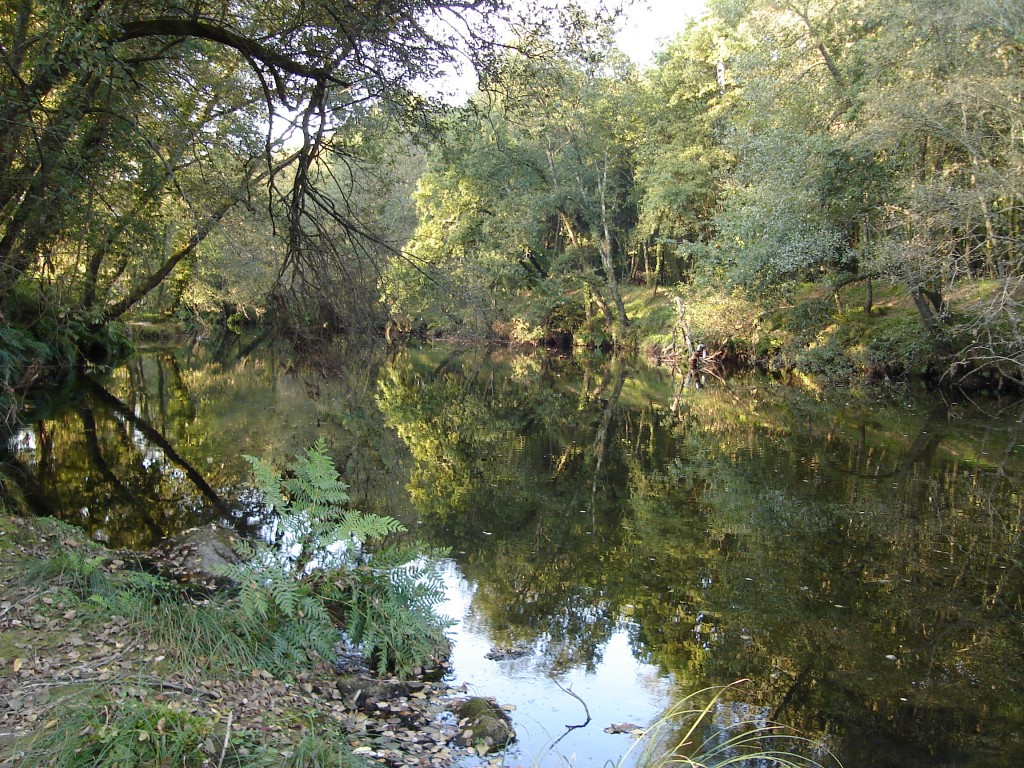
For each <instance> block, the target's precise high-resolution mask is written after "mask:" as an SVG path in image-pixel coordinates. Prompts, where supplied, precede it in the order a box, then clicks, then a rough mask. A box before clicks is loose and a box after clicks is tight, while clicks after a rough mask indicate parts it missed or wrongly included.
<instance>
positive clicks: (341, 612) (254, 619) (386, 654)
mask: <svg viewBox="0 0 1024 768" xmlns="http://www.w3.org/2000/svg"><path fill="white" fill-rule="evenodd" d="M246 458H247V460H248V461H249V463H250V465H251V466H252V469H253V475H254V478H255V481H256V485H257V488H258V489H259V491H260V492H261V493H262V494H263V497H264V499H265V500H266V501H267V502H268V503H269V504H270V505H271V507H272V508H273V510H274V512H275V513H276V515H277V523H278V531H277V536H276V539H277V541H276V542H275V544H273V545H270V544H266V543H262V542H261V543H256V544H252V545H249V544H246V545H242V548H241V554H242V555H243V556H244V558H245V563H244V564H242V565H239V566H226V567H224V569H223V573H224V574H225V575H226V576H229V577H230V578H232V579H234V580H236V581H237V582H238V583H239V585H240V588H239V600H240V606H241V610H242V611H243V613H244V614H245V616H246V617H247V619H248V620H249V621H250V622H251V624H252V625H253V626H258V627H261V628H263V635H264V636H263V639H262V640H261V642H260V645H261V652H262V653H263V654H264V656H265V657H266V662H267V664H268V665H269V666H271V667H272V668H275V669H279V668H283V667H286V666H288V665H289V664H296V663H298V664H302V663H304V662H305V660H306V658H307V657H308V656H309V655H316V656H319V657H320V658H322V659H330V658H332V655H333V646H334V644H335V643H336V642H337V641H338V640H340V634H339V632H338V627H337V626H336V625H335V623H334V620H335V618H336V617H337V618H339V619H340V620H341V622H342V623H343V625H344V627H345V628H346V630H347V631H348V633H349V637H350V639H351V640H352V641H353V642H354V643H356V644H357V645H358V646H359V647H361V648H362V649H363V651H364V653H366V654H367V655H368V656H371V657H372V658H374V659H376V661H377V666H378V669H379V670H380V671H381V672H384V671H397V672H399V673H402V674H406V673H409V672H411V671H412V670H413V669H414V668H416V667H423V666H426V665H428V664H429V663H430V662H431V661H432V660H433V659H435V658H436V657H438V656H439V655H441V654H442V652H443V650H444V649H446V648H447V641H446V640H445V638H444V634H443V625H442V623H441V621H440V620H439V619H438V617H437V616H436V614H435V613H434V611H433V607H434V606H435V605H436V604H437V602H439V600H440V598H441V595H442V593H441V587H440V583H439V582H438V581H437V580H436V578H434V577H433V575H432V574H433V571H432V569H431V567H430V565H429V562H428V560H427V559H425V555H426V554H428V553H425V552H424V550H423V549H422V548H421V547H419V546H417V545H409V546H405V547H388V548H384V549H381V550H380V551H371V547H370V545H371V544H375V543H380V542H382V541H383V540H384V539H386V538H387V537H388V536H389V535H391V534H394V533H397V532H400V531H403V530H405V529H404V527H403V526H402V525H401V523H399V522H398V521H397V520H395V519H394V518H392V517H388V516H382V515H375V514H369V513H364V512H360V511H357V510H349V509H345V505H346V504H347V503H348V500H349V497H348V487H347V486H346V484H345V483H344V482H343V481H342V480H341V476H340V474H339V473H338V471H337V469H336V468H335V466H334V464H333V462H332V461H331V458H330V456H329V455H328V452H327V445H326V442H325V441H324V440H323V439H322V438H321V439H319V440H318V441H317V442H316V443H314V445H313V446H311V447H310V448H308V449H307V450H306V451H305V452H304V453H303V454H301V455H299V456H297V457H295V459H294V461H292V462H290V463H289V464H288V465H287V469H286V472H285V473H283V474H282V473H280V472H279V471H278V470H277V469H276V468H274V467H273V466H272V465H271V464H269V463H268V462H266V461H263V460H260V459H257V458H254V457H251V456H247V457H246ZM429 554H433V555H436V554H438V553H429Z"/></svg>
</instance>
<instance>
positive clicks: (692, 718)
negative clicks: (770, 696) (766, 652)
mask: <svg viewBox="0 0 1024 768" xmlns="http://www.w3.org/2000/svg"><path fill="white" fill-rule="evenodd" d="M743 682H745V681H743V680H741V681H738V682H736V683H732V684H731V685H727V686H721V687H714V688H705V689H703V690H700V691H696V692H695V693H692V694H690V695H689V696H687V697H686V698H684V699H683V700H682V701H680V702H678V703H676V704H675V705H673V706H672V707H671V708H670V709H669V710H668V711H667V712H666V713H665V714H664V715H663V716H662V717H661V718H660V719H659V720H658V721H657V722H656V723H655V724H654V725H652V726H651V727H650V728H649V729H648V730H647V732H646V733H645V734H644V736H643V737H642V738H640V739H639V740H638V741H637V742H636V743H635V744H633V746H632V747H631V748H630V750H629V751H628V752H627V753H626V754H625V755H623V756H622V758H620V760H619V761H618V762H617V763H616V768H624V766H627V765H635V766H637V767H638V768H670V767H674V766H685V767H686V768H711V767H712V766H714V768H724V767H725V766H755V765H756V766H758V768H824V765H823V764H822V763H820V762H818V760H817V759H815V758H813V757H809V756H807V755H806V754H805V753H808V752H810V753H817V754H823V755H824V756H825V757H826V759H827V760H828V764H829V765H832V766H840V764H839V761H838V760H837V759H836V758H835V757H834V756H832V754H831V753H830V752H828V750H827V749H825V748H824V747H822V746H821V745H818V744H816V743H814V742H813V741H811V740H810V739H806V738H804V737H801V736H797V735H794V734H793V733H792V732H790V731H789V730H788V729H786V728H785V727H783V726H781V725H777V724H774V723H766V722H759V721H757V720H756V719H754V718H752V717H740V718H735V717H733V715H732V713H729V715H728V716H725V717H723V716H719V715H720V714H722V713H723V711H724V709H723V708H724V706H725V702H724V697H725V694H726V693H727V692H728V691H729V690H731V689H732V688H734V687H735V686H737V685H739V684H740V683H743ZM709 697H710V698H709ZM702 702H703V703H702ZM840 768H841V766H840Z"/></svg>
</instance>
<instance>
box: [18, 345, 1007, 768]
mask: <svg viewBox="0 0 1024 768" xmlns="http://www.w3.org/2000/svg"><path fill="white" fill-rule="evenodd" d="M680 384H681V383H680V381H679V379H678V378H675V377H673V376H672V375H671V374H670V373H669V372H667V371H663V370H652V369H647V368H644V367H642V366H641V367H629V366H626V365H625V364H623V363H621V362H619V361H609V360H604V359H600V358H593V359H568V358H562V357H554V356H550V355H546V354H544V353H540V352H538V353H529V354H516V353H513V352H509V351H502V350H498V351H495V350H487V349H477V348H474V349H454V348H442V347H434V348H427V349H419V350H406V351H402V352H399V353H395V354H392V355H390V356H388V357H384V356H383V355H371V354H362V355H356V354H352V353H350V354H348V355H338V356H336V357H335V358H330V357H327V356H325V358H322V359H320V360H317V361H301V362H300V361H297V360H295V359H293V357H291V356H290V355H288V354H285V353H283V352H280V351H276V350H274V349H273V348H269V347H264V348H259V349H257V350H256V351H253V350H241V349H240V348H239V344H237V343H235V344H234V345H228V346H222V347H220V348H213V347H210V346H201V345H195V346H184V347H182V348H178V349H175V350H157V351H148V352H144V353H140V354H138V355H137V356H136V357H134V358H133V359H132V360H130V361H129V362H128V363H127V364H126V365H124V366H121V367H119V368H118V369H116V370H114V371H111V372H109V373H107V374H104V375H102V376H95V377H91V378H88V379H86V380H83V381H81V382H80V383H79V385H78V386H76V387H74V388H72V389H70V390H68V391H65V392H63V393H62V394H61V396H60V397H59V398H58V397H53V398H51V399H50V400H49V401H48V402H46V403H44V404H41V405H40V406H39V410H38V411H37V415H36V417H35V418H34V419H33V421H32V422H31V423H30V424H28V425H27V426H25V427H24V428H23V429H22V430H20V431H19V432H18V433H17V434H16V435H15V436H14V437H13V438H12V440H11V442H10V444H9V446H8V447H7V455H6V457H5V460H6V461H7V462H8V463H9V464H10V465H11V466H14V467H16V468H17V470H18V471H19V472H20V473H21V474H22V475H23V477H24V478H25V490H26V495H27V496H28V497H29V498H31V499H32V500H33V502H34V503H35V504H36V506H37V507H40V508H48V509H49V510H51V511H52V513H53V514H55V515H57V516H59V517H62V518H63V519H65V520H67V521H69V522H72V523H74V524H76V525H79V526H81V527H83V528H84V529H85V530H86V531H87V532H88V533H89V534H90V535H91V536H92V537H94V538H95V539H97V540H99V541H102V542H104V543H106V544H108V545H110V546H115V547H130V548H137V549H142V548H146V547H149V546H151V545H153V544H154V543H156V542H157V541H159V540H160V539H161V538H163V537H165V536H167V535H170V534H173V533H175V532H177V531H180V530H184V529H186V528H188V527H190V526H193V525H196V524H201V523H207V522H212V521H221V522H225V523H227V524H228V525H231V526H233V527H235V528H237V529H238V530H239V531H241V532H243V533H245V534H248V535H258V534H259V532H260V531H261V530H263V529H265V527H266V525H267V517H266V516H267V511H266V510H265V508H264V507H263V505H262V504H260V501H259V499H257V498H256V497H255V496H254V494H253V492H252V490H251V486H250V484H249V480H248V474H247V464H246V463H245V461H244V460H243V459H242V455H243V454H251V455H256V456H262V457H265V458H269V459H273V460H275V461H278V462H283V461H285V460H286V459H288V458H290V457H291V456H292V455H294V454H295V453H297V452H298V451H300V450H301V449H303V448H305V447H306V446H308V445H309V444H310V443H312V441H313V440H314V439H315V438H316V437H318V436H323V437H324V438H325V439H326V441H327V443H328V446H329V447H330V449H331V452H332V455H333V456H334V457H335V459H336V461H337V463H338V465H339V468H340V469H341V471H342V474H343V476H344V477H345V479H346V481H347V482H348V483H349V484H350V485H351V488H350V494H351V496H352V500H353V506H356V507H358V508H360V509H363V510H364V511H368V512H377V513H382V514H389V515H392V516H394V517H397V518H398V519H400V520H402V521H403V522H404V523H405V524H406V526H407V527H408V528H409V529H410V530H411V531H412V532H413V534H414V535H415V536H416V538H419V539H421V540H423V541H425V542H427V543H428V544H430V545H433V546H440V547H445V548H447V549H448V550H449V551H450V555H449V557H448V559H446V560H445V561H444V562H443V563H442V569H443V573H444V578H445V583H446V584H447V587H448V599H447V602H446V603H445V605H444V611H445V612H446V613H447V614H448V615H449V616H451V617H452V618H453V620H454V621H455V624H454V625H453V628H452V630H451V634H452V637H453V639H454V641H455V643H454V655H453V660H452V661H453V671H452V682H453V683H455V684H460V683H466V685H467V686H468V688H469V689H470V690H472V691H474V692H476V693H479V694H483V695H490V696H495V697H496V698H497V699H498V700H499V701H500V702H501V703H503V704H508V705H512V706H514V707H515V710H514V712H513V717H514V720H515V725H516V728H517V731H518V733H519V736H520V740H519V743H518V744H517V746H516V747H515V748H514V749H513V751H512V752H511V753H510V755H509V756H508V757H507V758H506V764H509V765H529V764H531V763H536V764H537V765H541V766H556V765H565V764H568V765H572V766H580V767H581V768H599V767H601V766H604V765H605V763H606V761H608V760H615V759H616V758H618V757H619V756H620V755H622V754H623V753H625V752H626V751H627V750H628V749H629V747H630V745H631V743H632V737H631V736H630V735H628V734H610V733H606V732H605V729H606V728H607V727H609V726H610V725H612V724H613V723H623V722H630V723H634V724H636V725H638V726H646V725H648V724H649V723H651V722H652V721H654V720H656V719H658V717H659V716H660V714H661V713H662V712H663V711H664V710H665V709H666V707H668V706H669V705H670V704H671V703H672V702H673V701H675V700H678V699H679V698H680V697H682V696H685V695H686V694H688V693H690V692H692V691H694V690H697V689H700V688H703V687H705V686H707V685H724V684H727V683H730V682H733V681H736V680H740V679H745V680H746V681H747V682H745V683H743V684H741V685H738V686H736V687H735V688H733V689H730V691H729V692H728V694H727V695H726V697H724V698H723V700H722V701H721V702H720V703H719V704H718V705H717V707H716V709H715V711H714V714H713V724H717V725H718V726H724V725H725V724H727V723H728V722H730V721H732V720H735V719H736V718H738V717H740V716H744V717H750V718H753V719H755V720H758V719H760V720H768V719H771V720H774V721H778V722H781V723H784V724H786V725H788V726H792V727H793V728H795V729H796V730H797V731H798V732H799V733H801V734H802V735H803V736H805V737H806V738H808V739H809V740H810V742H811V743H813V744H816V745H819V747H818V748H820V749H828V750H831V752H832V753H834V755H835V756H837V757H838V758H839V759H840V760H841V761H842V763H843V764H844V765H846V766H858V768H864V767H865V766H900V768H917V767H918V766H920V768H925V766H927V768H938V767H939V766H959V767H961V768H982V766H984V767H986V768H988V767H993V768H995V767H997V766H1000V767H1001V766H1007V768H1009V766H1019V765H1021V764H1024V701H1022V698H1024V623H1022V619H1024V602H1022V587H1024V578H1022V577H1024V542H1022V540H1021V533H1022V523H1024V491H1022V489H1024V445H1022V442H1021V439H1022V437H1024V422H1022V410H1021V408H1020V407H1017V408H1016V410H1014V408H1013V407H1000V404H997V403H992V402H988V403H971V402H968V401H966V400H960V401H957V400H953V399H949V398H945V399H944V398H942V397H940V396H938V395H937V394H935V393H926V392H919V391H915V390H914V389H913V388H911V387H893V388H890V389H887V390H885V391H870V390H862V391H855V390H850V391H844V392H824V393H823V392H814V391H811V390H808V389H807V388H799V389H798V388H793V387H787V386H785V385H783V384H780V383H778V382H774V381H772V380H769V379H763V378H752V377H743V378H738V379H731V380H729V381H728V382H719V381H717V380H714V379H712V380H710V381H708V382H707V386H705V387H704V388H702V389H697V388H692V387H686V388H683V387H681V386H680ZM508 649H512V650H514V653H512V654H506V656H507V657H501V658H497V659H495V658H488V657H487V655H488V654H489V653H491V652H492V651H494V650H499V651H505V650H508ZM492 655H493V654H492ZM570 726H581V727H570Z"/></svg>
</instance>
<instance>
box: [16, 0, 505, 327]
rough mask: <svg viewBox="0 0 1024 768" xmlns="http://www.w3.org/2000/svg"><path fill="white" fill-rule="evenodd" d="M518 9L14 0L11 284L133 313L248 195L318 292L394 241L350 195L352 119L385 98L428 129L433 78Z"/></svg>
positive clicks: (473, 2)
mask: <svg viewBox="0 0 1024 768" xmlns="http://www.w3.org/2000/svg"><path fill="white" fill-rule="evenodd" d="M504 6H505V4H504V1H503V0H376V1H374V2H340V1H339V0H314V2H311V3H300V4H293V3H286V2H276V1H272V2H270V3H253V2H248V0H243V2H241V3H234V4H223V3H209V2H205V0H197V2H194V3H191V4H187V5H185V6H182V5H181V4H180V3H178V2H176V0H146V2H141V3H139V2H127V1H126V0H99V1H98V2H95V3H89V4H84V5H83V4H74V3H67V2H63V0H4V12H3V13H2V14H0V41H2V48H0V58H2V64H3V66H2V67H0V93H3V100H2V101H0V125H2V126H3V130H2V131H0V295H2V296H5V297H7V296H10V294H11V290H12V288H14V287H15V285H16V284H17V283H18V282H19V281H22V280H28V281H33V280H35V281H49V282H52V283H53V284H54V285H56V286H58V288H59V289H60V290H61V291H62V292H64V294H65V296H64V298H65V299H66V300H67V301H68V302H69V303H72V304H76V305H78V306H79V307H81V309H82V310H83V312H84V314H85V315H86V316H87V319H88V321H89V322H91V323H103V322H106V321H109V320H111V319H114V318H117V317H119V316H120V315H122V314H123V313H125V312H127V311H128V310H130V309H131V308H133V307H134V306H136V305H137V304H138V303H139V302H140V301H142V300H143V299H145V297H146V296H148V295H149V294H150V293H151V292H152V291H153V290H154V289H156V288H157V287H158V286H160V285H161V284H162V283H163V282H164V281H165V280H166V278H167V277H168V275H170V274H172V273H173V272H174V270H175V269H177V268H178V267H179V265H182V264H186V263H188V261H189V259H193V258H194V257H195V254H196V252H197V249H198V248H199V246H200V244H201V243H202V242H203V241H204V240H205V239H206V238H207V237H208V236H209V234H210V233H211V232H212V231H214V229H215V228H216V227H217V226H218V224H219V223H220V222H221V221H222V220H223V219H224V218H225V216H228V215H229V213H230V212H231V211H232V210H233V209H235V208H236V207H238V206H239V205H240V204H241V205H246V206H252V205H260V206H262V207H263V208H265V209H266V210H268V211H269V213H270V214H271V215H272V217H273V220H274V226H275V229H276V231H278V232H279V233H280V234H281V235H282V236H284V240H285V243H286V249H285V253H284V261H283V264H282V265H280V268H279V278H280V283H281V284H285V283H289V284H292V285H294V286H295V287H296V289H298V290H303V289H309V288H311V287H314V286H316V284H317V282H318V277H317V275H318V273H319V272H321V271H323V270H325V269H328V268H329V267H330V265H331V263H332V260H333V259H335V258H336V257H337V256H338V248H337V244H338V243H339V242H341V243H348V244H349V245H351V244H352V243H354V242H356V241H359V242H361V243H371V244H372V243H375V242H378V241H379V240H380V238H378V237H376V236H375V235H374V234H373V232H372V231H371V230H370V228H369V227H367V226H366V225H365V224H364V223H362V222H361V221H359V220H358V217H357V216H355V215H353V214H352V212H351V211H350V210H349V207H348V205H347V200H348V195H347V191H346V190H347V186H346V184H345V183H344V179H340V178H339V176H338V169H339V163H341V164H344V163H349V164H350V165H352V164H354V163H356V162H357V161H358V159H359V157H360V150H359V145H358V143H353V142H347V143H346V142H342V141H340V140H338V138H339V137H340V136H341V134H339V129H340V128H343V127H345V126H346V125H348V124H350V123H351V122H352V121H353V120H354V119H356V117H357V113H358V110H359V109H360V108H361V107H362V106H363V105H366V104H370V103H373V104H377V105H381V106H382V108H384V109H386V110H387V111H389V112H390V113H392V114H394V115H398V116H401V117H402V118H403V119H406V120H409V121H414V120H419V121H422V119H423V117H424V115H425V113H426V112H427V111H428V107H429V105H428V104H427V103H426V100H425V99H424V97H422V96H420V95H418V94H417V93H416V91H415V90H413V88H412V87H411V86H412V84H413V82H414V81H416V80H417V79H428V78H429V77H431V76H433V75H434V74H436V73H437V72H438V71H441V70H443V69H444V68H445V67H447V66H450V65H452V64H453V63H454V62H456V61H457V60H459V58H460V57H468V58H469V59H470V60H472V61H473V62H474V63H476V64H480V65H483V63H484V61H485V59H486V57H487V55H488V54H487V47H488V45H490V44H492V43H494V42H495V41H496V40H497V39H498V34H499V33H498V32H497V31H496V30H495V28H494V26H493V25H492V23H491V21H492V19H493V18H494V17H492V15H491V14H493V13H495V12H503V11H504ZM348 135H349V136H350V135H351V134H348ZM328 186H332V187H333V188H334V191H333V192H329V191H326V188H327V187H328ZM261 194H263V195H265V196H264V198H263V202H262V203H261V202H259V200H260V195H261Z"/></svg>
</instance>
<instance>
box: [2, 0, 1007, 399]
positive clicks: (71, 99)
mask: <svg viewBox="0 0 1024 768" xmlns="http://www.w3.org/2000/svg"><path fill="white" fill-rule="evenodd" d="M557 5H558V7H556V8H552V9H542V8H526V7H525V5H524V4H522V3H507V2H505V0H373V1H372V2H370V1H367V2H363V1H362V0H360V1H359V2H338V1H337V0H314V1H313V2H309V3H303V4H298V5H293V4H291V3H283V2H277V1H276V0H272V2H269V3H266V2H265V3H252V2H249V1H248V0H241V1H240V2H236V3H231V4H225V3H208V2H205V0H195V2H192V3H189V4H179V3H178V2H177V0H97V1H96V2H91V3H74V2H67V0H3V7H4V12H3V14H2V15H0V44H2V48H0V58H2V61H3V66H2V67H0V124H2V130H0V374H2V380H0V388H2V392H0V397H2V401H3V407H4V411H5V416H7V417H10V416H12V415H13V414H14V413H15V412H16V410H17V408H18V404H19V403H20V401H21V398H22V396H23V395H24V393H25V392H26V391H28V389H29V388H30V387H31V386H32V385H33V384H34V383H36V382H39V381H42V380H45V379H47V378H50V377H52V375H53V373H54V372H55V371H57V370H59V369H60V368H61V367H64V366H68V365H70V364H71V363H72V362H73V361H75V360H80V359H83V358H85V359H104V358H105V357H108V356H109V355H110V354H111V353H114V354H116V353H117V352H118V351H119V350H120V349H123V348H124V347H125V345H127V344H128V336H127V335H126V332H125V329H126V327H127V323H135V324H140V323H143V322H145V323H152V322H154V321H156V320H162V319H167V318H173V319H175V320H177V321H178V322H179V323H184V324H187V325H191V326H193V327H195V328H198V329H204V328H208V327H209V326H211V325H213V324H228V325H229V326H231V327H238V326H240V325H242V324H245V323H256V322H267V321H271V320H272V321H273V322H274V324H275V327H277V328H278V329H281V330H284V331H286V332H289V333H290V334H292V336H293V337H295V338H299V339H308V338H310V337H311V336H312V335H315V334H322V333H347V334H376V335H384V334H385V333H387V334H388V335H390V336H393V335H394V334H417V335H454V334H466V335H472V336H475V337H482V338H483V337H486V338H503V339H508V340H513V341H517V342H524V343H556V344H560V345H576V346H585V347H611V346H618V347H623V348H634V349H637V348H642V349H645V350H646V351H648V352H650V353H651V354H653V355H656V356H671V355H672V354H675V353H678V352H679V351H680V349H681V347H680V345H681V344H683V343H684V342H686V343H694V342H698V341H699V342H701V343H703V344H705V346H706V347H707V348H708V349H709V350H711V352H712V353H714V354H720V355H723V356H728V357H731V358H734V359H742V360H745V361H748V362H749V361H760V362H762V363H764V364H766V365H768V366H772V367H785V368H790V369H797V370H801V371H804V372H807V373H811V374H818V375H821V376H826V377H829V376H831V377H839V378H845V377H848V376H849V375H850V374H853V373H857V372H867V373H872V374H876V375H902V374H906V373H911V374H918V373H929V374H932V375H935V376H938V377H944V378H945V380H946V381H948V382H950V383H954V384H956V383H963V382H966V381H968V380H969V379H974V380H977V379H979V378H985V379H986V380H988V381H992V382H1001V383H1003V384H1006V385H1017V386H1019V385H1020V384H1021V383H1022V382H1024V325H1022V322H1024V314H1022V306H1021V303H1022V301H1024V240H1022V228H1024V221H1022V211H1024V104H1022V98H1024V7H1022V6H1021V4H1020V3H1019V2H1017V1H1016V0H952V1H951V0H919V1H918V2H909V0H886V1H885V2H882V0H855V1H854V2H834V1H833V0H710V2H709V3H708V5H709V10H708V13H707V15H706V16H705V17H704V18H703V19H702V20H700V21H696V22H694V23H693V24H692V25H691V26H690V27H689V28H688V29H687V31H686V32H685V33H684V34H682V35H681V36H679V37H678V38H677V39H675V40H674V41H671V42H670V43H668V44H667V45H666V46H665V47H664V48H663V49H662V50H661V51H659V52H658V54H657V57H656V60H655V63H654V64H653V65H652V66H651V67H649V68H647V69H640V68H638V67H637V66H636V65H635V64H634V63H632V62H631V61H630V60H629V59H628V58H627V57H625V56H624V55H623V54H621V53H620V52H618V51H617V50H616V49H615V46H614V42H613V41H614V28H615V24H616V23H617V21H618V20H619V19H620V18H621V14H623V13H625V14H628V12H629V10H628V5H627V7H626V8H625V9H610V10H603V11H600V12H597V13H589V14H588V13H586V12H584V11H583V10H582V9H581V8H579V7H576V6H575V5H574V4H571V3H558V4H557ZM459 67H461V68H462V69H463V70H464V71H472V72H475V73H476V76H477V80H476V82H477V87H476V89H475V91H474V92H473V93H472V94H471V95H469V96H468V97H466V98H465V99H463V100H462V101H461V103H458V104H453V98H452V97H450V96H449V97H448V98H442V97H441V96H440V95H426V94H434V93H438V89H437V88H434V89H431V88H429V87H427V86H426V85H425V84H426V83H428V82H429V81H431V80H432V79H433V80H437V78H438V77H439V76H441V88H442V89H443V88H444V87H445V86H444V84H445V82H446V80H445V79H444V74H445V73H450V72H451V71H453V69H455V68H459ZM680 331H681V333H680Z"/></svg>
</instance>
